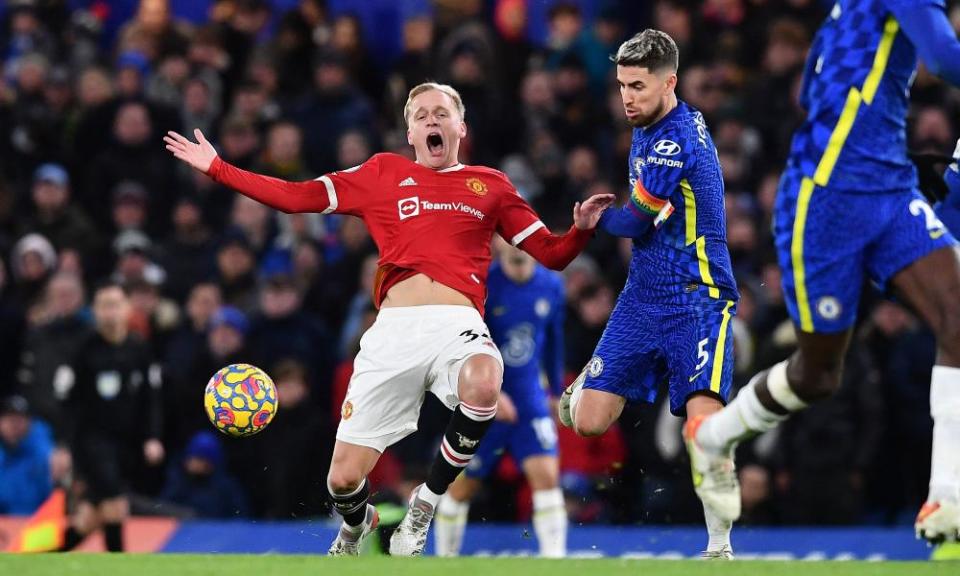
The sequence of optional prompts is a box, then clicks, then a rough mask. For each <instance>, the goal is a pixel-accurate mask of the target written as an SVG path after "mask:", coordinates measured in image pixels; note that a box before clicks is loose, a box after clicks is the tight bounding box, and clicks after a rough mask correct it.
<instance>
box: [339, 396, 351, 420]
mask: <svg viewBox="0 0 960 576" xmlns="http://www.w3.org/2000/svg"><path fill="white" fill-rule="evenodd" d="M351 416H353V402H350V401H349V400H347V401H346V402H344V403H343V409H342V410H341V411H340V417H341V418H343V419H344V420H349V419H350V417H351Z"/></svg>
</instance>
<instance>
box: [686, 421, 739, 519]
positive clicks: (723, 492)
mask: <svg viewBox="0 0 960 576" xmlns="http://www.w3.org/2000/svg"><path fill="white" fill-rule="evenodd" d="M704 419H705V417H704V416H697V417H696V418H690V419H689V420H687V422H686V423H685V424H684V425H683V439H684V442H685V443H686V445H687V454H689V455H690V469H691V472H692V474H693V488H694V490H696V492H697V496H699V497H700V501H701V502H703V505H704V506H705V507H706V508H708V509H709V510H710V511H711V512H713V515H714V516H716V517H717V518H718V519H719V520H724V521H726V522H735V521H736V520H737V519H738V518H740V481H739V480H738V479H737V468H736V465H735V464H734V462H733V455H732V454H730V453H728V454H716V453H713V452H709V451H707V450H704V449H703V448H702V447H701V446H700V444H699V442H697V431H698V430H699V429H700V424H702V423H703V421H704Z"/></svg>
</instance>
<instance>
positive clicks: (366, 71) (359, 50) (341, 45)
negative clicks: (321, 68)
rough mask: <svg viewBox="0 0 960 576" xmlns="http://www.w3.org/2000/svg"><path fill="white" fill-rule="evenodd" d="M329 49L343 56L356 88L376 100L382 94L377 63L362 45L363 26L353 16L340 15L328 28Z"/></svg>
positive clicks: (347, 14)
mask: <svg viewBox="0 0 960 576" xmlns="http://www.w3.org/2000/svg"><path fill="white" fill-rule="evenodd" d="M330 28H331V29H330V47H331V48H333V49H334V50H337V51H338V52H340V53H341V54H343V55H344V58H345V60H346V66H347V69H348V70H349V71H350V76H351V77H352V78H353V81H354V82H355V83H356V85H357V87H358V88H359V89H360V90H361V91H363V93H364V94H366V95H367V96H368V97H370V98H372V99H376V98H377V96H378V95H380V94H382V93H383V81H382V80H381V76H380V69H379V64H380V63H378V62H375V61H373V60H372V59H371V58H370V55H369V54H368V53H367V48H366V46H364V44H363V36H364V33H363V32H364V31H363V25H362V24H361V23H360V18H358V17H357V16H356V15H355V14H351V13H346V14H340V15H339V16H337V17H336V18H334V20H333V23H332V24H331V27H330Z"/></svg>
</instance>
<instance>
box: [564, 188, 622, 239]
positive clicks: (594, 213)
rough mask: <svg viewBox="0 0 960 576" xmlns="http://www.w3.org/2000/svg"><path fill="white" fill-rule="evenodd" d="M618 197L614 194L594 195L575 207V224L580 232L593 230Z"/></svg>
mask: <svg viewBox="0 0 960 576" xmlns="http://www.w3.org/2000/svg"><path fill="white" fill-rule="evenodd" d="M614 200H616V196H614V195H613V194H594V195H593V196H591V197H589V198H587V199H586V200H584V201H583V203H582V204H581V203H580V202H577V203H576V204H574V205H573V223H574V225H575V226H576V227H577V228H579V229H580V230H593V229H594V228H596V227H597V222H599V221H600V215H601V214H603V211H604V210H606V209H607V208H609V207H610V206H611V205H612V204H613V201H614Z"/></svg>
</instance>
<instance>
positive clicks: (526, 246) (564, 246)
mask: <svg viewBox="0 0 960 576" xmlns="http://www.w3.org/2000/svg"><path fill="white" fill-rule="evenodd" d="M518 198H519V197H518ZM613 199H614V196H613V194H596V195H594V196H591V197H590V198H587V200H585V201H584V202H583V204H581V203H580V202H577V203H576V204H574V206H573V226H571V227H570V229H569V230H567V232H566V233H564V234H551V233H550V232H548V231H547V229H546V227H545V226H544V224H543V222H541V221H540V220H539V219H537V220H536V221H535V222H534V223H533V224H531V225H530V226H528V227H527V229H525V230H523V231H521V232H520V233H519V234H516V235H514V236H513V237H512V240H511V243H512V244H513V245H514V246H517V247H519V248H520V249H521V250H523V251H524V252H526V253H527V254H530V255H531V256H533V257H534V258H535V259H536V260H537V262H540V263H541V264H543V265H544V266H546V267H547V268H550V269H551V270H563V269H564V268H566V267H567V264H569V263H570V262H571V261H572V260H573V259H574V258H576V257H577V254H579V253H580V252H582V251H583V249H584V247H586V245H587V242H588V241H589V240H590V237H591V236H593V230H594V228H596V226H597V222H598V221H599V220H600V215H601V214H602V213H603V211H604V210H606V209H607V207H609V206H610V204H612V203H613ZM520 202H523V200H520ZM523 205H524V206H526V210H527V211H529V212H531V213H532V212H533V210H532V209H531V208H530V207H529V206H528V205H527V204H526V202H523ZM534 216H535V215H534ZM501 235H502V234H501ZM504 237H505V238H509V236H504Z"/></svg>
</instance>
